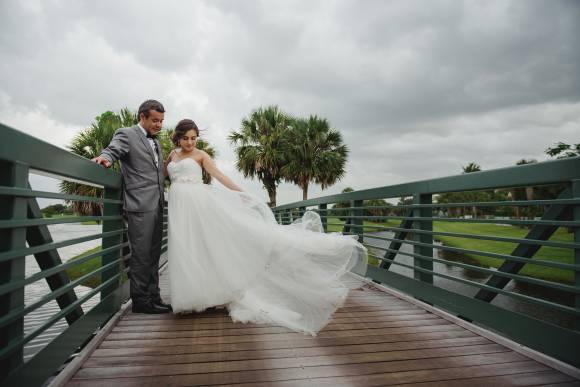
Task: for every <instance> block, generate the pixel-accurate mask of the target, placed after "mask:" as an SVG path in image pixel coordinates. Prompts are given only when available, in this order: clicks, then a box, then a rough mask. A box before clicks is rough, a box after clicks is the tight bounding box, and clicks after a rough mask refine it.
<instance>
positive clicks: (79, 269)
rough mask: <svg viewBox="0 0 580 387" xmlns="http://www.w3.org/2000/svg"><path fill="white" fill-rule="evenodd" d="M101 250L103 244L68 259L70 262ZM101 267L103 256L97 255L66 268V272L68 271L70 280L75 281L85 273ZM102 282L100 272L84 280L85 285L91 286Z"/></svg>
mask: <svg viewBox="0 0 580 387" xmlns="http://www.w3.org/2000/svg"><path fill="white" fill-rule="evenodd" d="M100 250H101V246H97V247H95V248H94V249H90V250H87V251H85V252H84V253H82V254H79V255H77V256H75V257H72V258H71V259H70V260H68V262H71V261H74V260H76V259H79V258H82V257H86V256H87V255H89V254H92V253H96V252H97V251H100ZM99 267H101V257H95V258H93V259H90V260H88V261H87V262H83V263H81V264H80V265H77V266H73V267H70V268H68V269H66V272H67V274H68V276H69V278H70V280H71V281H74V280H76V279H77V278H79V277H82V276H83V275H85V274H87V273H90V272H92V271H94V270H96V269H98V268H99ZM100 284H101V275H100V274H96V275H95V276H94V277H91V278H89V279H88V280H86V281H85V282H83V285H84V286H88V287H91V288H94V287H97V286H99V285H100Z"/></svg>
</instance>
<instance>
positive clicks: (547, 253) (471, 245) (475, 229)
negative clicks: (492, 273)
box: [328, 218, 574, 283]
mask: <svg viewBox="0 0 580 387" xmlns="http://www.w3.org/2000/svg"><path fill="white" fill-rule="evenodd" d="M329 223H340V224H343V222H342V221H340V219H338V218H329ZM364 225H365V226H371V225H380V226H387V227H398V225H399V222H398V221H397V220H390V221H388V222H385V223H373V222H366V221H365V222H364ZM433 229H434V231H441V232H456V233H464V234H479V235H490V236H499V237H506V238H524V237H525V236H526V234H527V233H528V232H529V230H527V229H523V228H519V227H516V226H510V225H496V224H481V223H455V222H434V224H433ZM328 231H329V232H340V231H342V226H341V225H332V226H330V225H329V227H328ZM367 232H368V231H367ZM434 238H435V239H436V240H439V241H441V242H442V243H443V244H444V245H445V246H451V247H459V248H464V249H470V250H480V251H486V252H491V253H498V254H508V255H509V254H511V253H512V251H513V250H514V249H515V247H516V244H515V243H506V242H497V241H488V240H480V239H469V238H456V237H448V236H441V235H435V236H434ZM550 240H552V241H560V242H573V234H572V233H568V232H567V231H566V230H565V229H562V228H560V229H558V231H556V233H554V235H552V238H550ZM466 255H468V256H469V257H470V258H473V259H474V260H476V261H477V262H479V263H480V264H481V265H482V266H484V267H499V266H500V265H501V264H502V263H503V261H502V260H500V259H496V258H490V257H483V256H480V255H476V254H466ZM534 258H538V259H542V260H546V261H555V262H563V263H573V251H572V249H564V248H556V247H546V246H544V247H542V248H540V250H539V251H538V252H537V253H536V254H535V255H534ZM520 274H523V275H527V276H530V277H535V278H541V279H545V280H550V281H557V282H564V283H572V282H573V281H574V277H573V273H572V271H569V270H562V269H556V268H551V267H546V266H540V265H534V264H527V265H525V266H524V268H523V269H522V270H521V271H520Z"/></svg>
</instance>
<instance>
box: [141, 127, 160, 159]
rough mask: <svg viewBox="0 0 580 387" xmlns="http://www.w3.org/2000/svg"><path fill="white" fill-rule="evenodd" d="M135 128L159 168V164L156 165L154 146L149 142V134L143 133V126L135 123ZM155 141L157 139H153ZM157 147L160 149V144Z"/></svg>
mask: <svg viewBox="0 0 580 387" xmlns="http://www.w3.org/2000/svg"><path fill="white" fill-rule="evenodd" d="M134 128H135V131H136V132H137V134H138V135H139V138H140V139H141V142H142V143H143V146H145V149H147V152H148V153H149V156H151V162H152V163H153V165H154V166H155V168H158V166H157V165H155V154H154V153H153V148H151V144H149V140H147V136H145V134H144V133H143V131H142V130H141V128H140V127H139V126H138V125H135V127H134ZM153 141H155V140H153ZM157 149H160V148H159V144H158V145H157ZM159 160H161V158H159Z"/></svg>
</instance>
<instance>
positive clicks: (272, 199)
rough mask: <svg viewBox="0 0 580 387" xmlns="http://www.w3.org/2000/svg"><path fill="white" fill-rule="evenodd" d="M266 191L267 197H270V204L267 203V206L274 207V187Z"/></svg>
mask: <svg viewBox="0 0 580 387" xmlns="http://www.w3.org/2000/svg"><path fill="white" fill-rule="evenodd" d="M267 191H268V196H269V197H270V202H269V203H268V205H269V206H270V207H271V208H274V207H276V187H269V188H267Z"/></svg>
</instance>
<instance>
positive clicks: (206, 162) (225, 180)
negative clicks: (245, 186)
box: [201, 152, 244, 192]
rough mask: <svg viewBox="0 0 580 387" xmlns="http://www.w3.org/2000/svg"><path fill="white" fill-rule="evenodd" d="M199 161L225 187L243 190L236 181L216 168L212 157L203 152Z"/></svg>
mask: <svg viewBox="0 0 580 387" xmlns="http://www.w3.org/2000/svg"><path fill="white" fill-rule="evenodd" d="M201 162H202V164H203V167H204V168H205V170H206V171H207V172H208V173H209V174H210V175H211V176H212V177H214V178H216V179H217V180H218V181H219V182H220V183H222V184H223V185H225V186H226V187H227V188H229V189H231V190H232V191H239V192H244V191H243V190H242V189H241V188H240V187H239V186H238V185H236V183H234V182H233V181H232V179H230V178H229V177H227V176H226V175H224V174H223V173H222V171H220V170H219V169H218V167H217V166H216V165H215V162H214V161H213V159H212V158H211V157H210V155H208V154H207V153H206V152H203V158H202V159H201Z"/></svg>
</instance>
